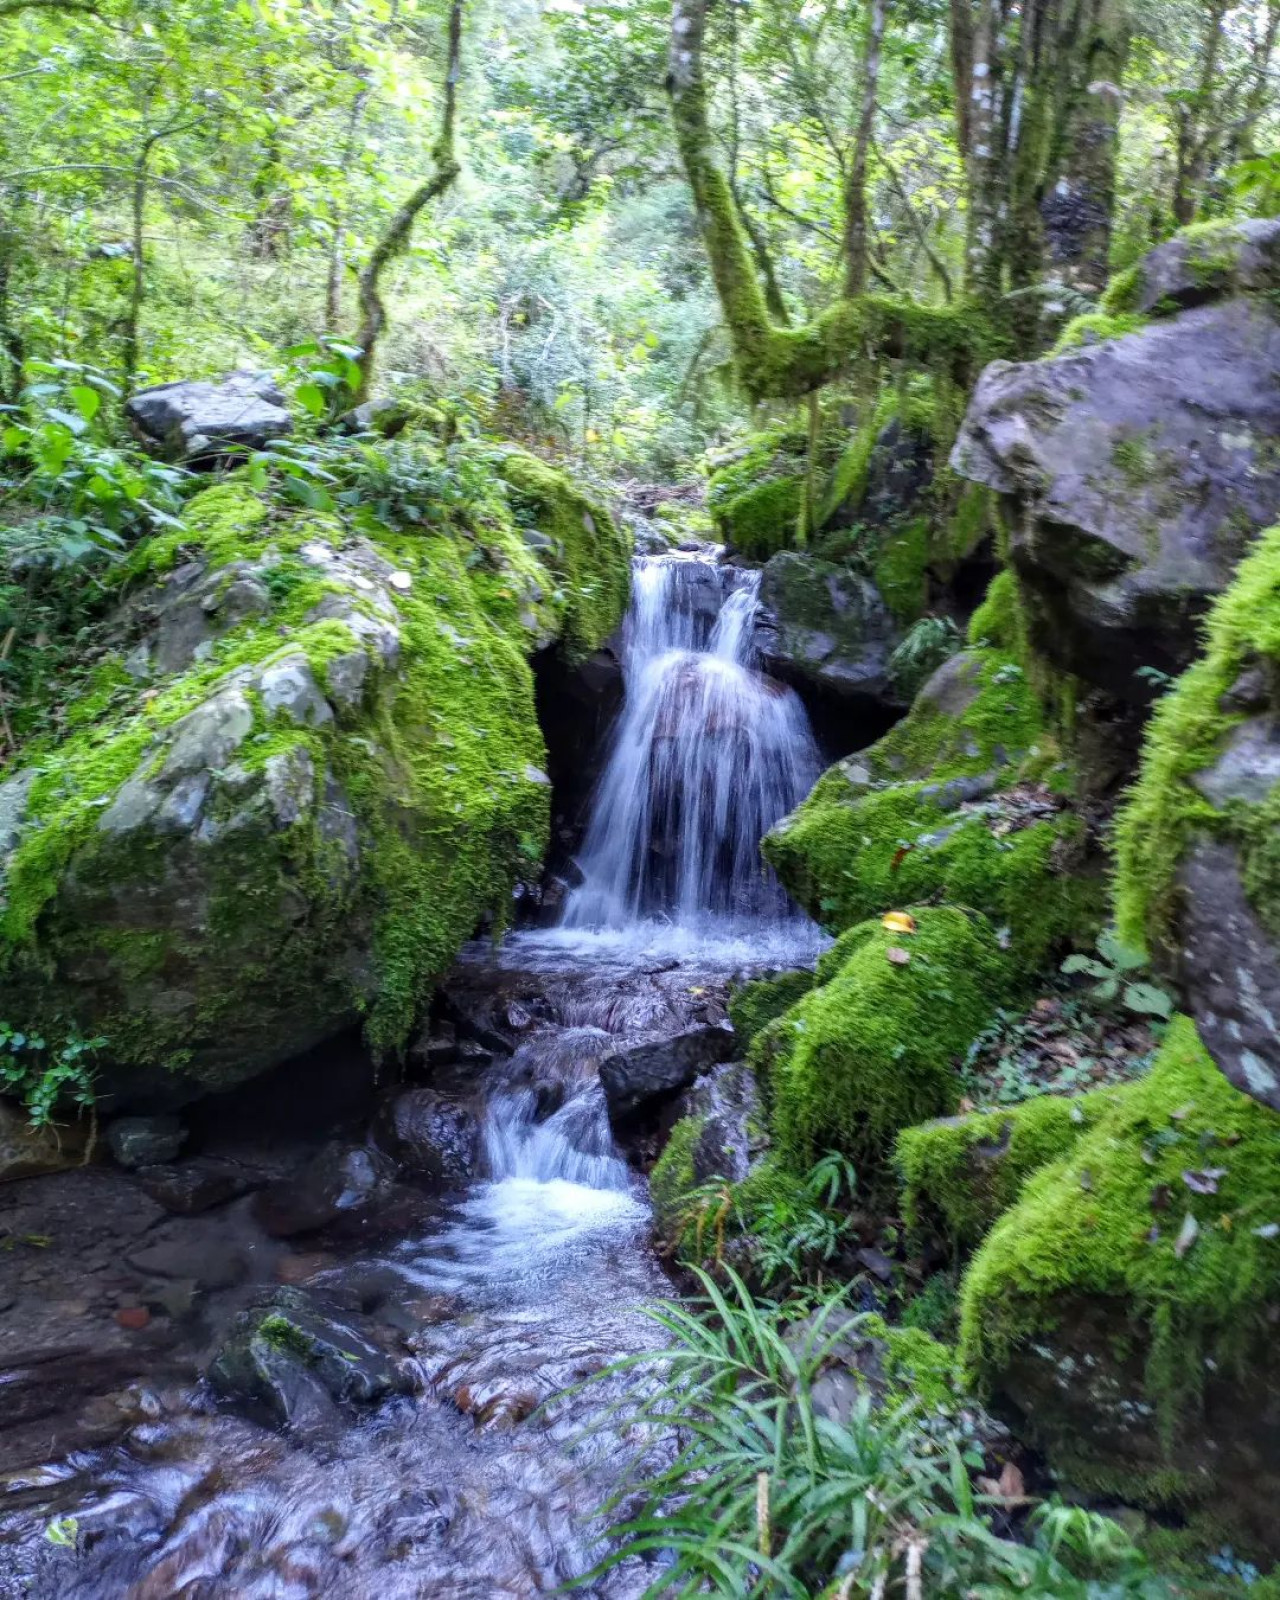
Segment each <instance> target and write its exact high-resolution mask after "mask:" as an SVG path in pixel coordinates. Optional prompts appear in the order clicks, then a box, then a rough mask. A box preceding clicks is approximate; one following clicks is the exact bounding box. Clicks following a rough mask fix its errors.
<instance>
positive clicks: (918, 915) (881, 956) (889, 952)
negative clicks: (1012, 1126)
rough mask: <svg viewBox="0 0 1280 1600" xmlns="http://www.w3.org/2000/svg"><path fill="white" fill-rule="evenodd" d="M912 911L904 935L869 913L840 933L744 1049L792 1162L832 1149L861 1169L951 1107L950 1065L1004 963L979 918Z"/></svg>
mask: <svg viewBox="0 0 1280 1600" xmlns="http://www.w3.org/2000/svg"><path fill="white" fill-rule="evenodd" d="M914 918H915V923H916V931H915V933H914V934H912V935H906V934H903V933H899V932H895V931H893V930H890V929H886V928H885V927H883V926H882V925H881V923H880V922H878V921H875V922H865V923H863V924H861V925H860V926H858V927H857V928H853V929H851V930H850V931H849V932H847V933H846V934H844V935H843V937H842V938H841V940H840V941H839V943H838V945H837V946H836V948H835V950H833V951H832V952H829V953H828V955H827V957H826V958H824V964H823V967H822V969H821V971H820V973H819V977H820V978H821V979H822V980H823V981H822V982H821V983H820V986H819V987H817V988H815V989H813V990H812V991H811V992H810V993H809V994H807V995H805V996H804V997H803V998H802V999H801V1000H799V1001H798V1002H797V1003H796V1005H794V1006H793V1007H792V1008H791V1010H790V1011H788V1012H787V1013H786V1014H785V1016H783V1017H782V1018H781V1019H780V1020H779V1021H777V1022H775V1023H773V1024H772V1025H771V1026H770V1027H768V1028H766V1029H765V1030H764V1031H763V1032H762V1033H761V1034H760V1035H759V1036H758V1037H757V1039H756V1042H755V1045H754V1046H753V1047H752V1052H751V1057H750V1059H751V1061H752V1062H753V1063H758V1064H760V1066H761V1069H762V1070H767V1094H768V1099H769V1102H770V1107H771V1119H770V1120H771V1128H772V1133H773V1137H774V1140H775V1143H776V1146H777V1148H778V1151H779V1154H780V1156H781V1157H782V1159H783V1160H784V1162H786V1163H787V1164H789V1165H790V1166H792V1167H794V1168H796V1169H799V1170H804V1169H805V1168H807V1167H808V1166H809V1165H811V1164H812V1162H813V1160H814V1159H815V1158H816V1157H817V1156H819V1155H820V1154H822V1153H823V1152H824V1151H826V1150H842V1151H845V1152H846V1153H848V1154H849V1155H851V1156H853V1157H854V1159H855V1160H856V1161H858V1162H859V1163H862V1164H863V1165H865V1166H866V1168H867V1170H868V1173H871V1172H872V1171H873V1170H874V1169H876V1168H879V1167H880V1165H881V1164H882V1162H883V1159H884V1157H885V1155H886V1154H887V1152H888V1150H889V1148H890V1146H891V1144H892V1141H893V1140H894V1138H895V1137H896V1135H897V1134H898V1133H899V1132H900V1130H901V1129H903V1128H904V1127H908V1126H910V1125H911V1124H912V1123H916V1122H922V1121H924V1120H926V1119H927V1118H929V1117H934V1116H942V1115H945V1114H947V1113H949V1112H952V1111H954V1110H955V1109H956V1105H957V1103H958V1101H959V1087H958V1079H957V1075H956V1071H955V1068H956V1064H957V1062H958V1060H959V1058H960V1057H961V1056H963V1054H964V1052H965V1051H966V1050H967V1049H968V1047H969V1045H970V1044H971V1043H972V1042H973V1040H974V1039H975V1038H976V1037H977V1035H978V1034H979V1033H980V1032H981V1031H982V1029H983V1028H984V1027H985V1026H986V1024H987V1023H988V1022H989V1021H990V1019H991V1016H992V1014H993V1012H994V1011H995V1009H996V1007H997V1006H998V1005H999V1004H1000V1001H1001V999H1002V998H1003V996H1004V994H1005V991H1006V989H1007V987H1008V984H1009V971H1008V962H1007V960H1006V958H1005V956H1004V954H1003V953H1002V951H1001V950H1000V948H999V945H998V942H997V940H996V937H995V934H994V933H993V932H992V930H991V928H990V927H989V926H988V924H987V923H986V922H985V920H984V919H983V918H981V917H978V916H971V915H968V914H966V913H965V912H963V911H959V910H956V909H954V908H951V907H920V908H917V909H916V911H915V912H914Z"/></svg>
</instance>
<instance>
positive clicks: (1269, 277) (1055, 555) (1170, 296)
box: [952, 223, 1280, 703]
mask: <svg viewBox="0 0 1280 1600" xmlns="http://www.w3.org/2000/svg"><path fill="white" fill-rule="evenodd" d="M1255 233H1256V234H1257V237H1256V238H1255ZM1276 234H1280V230H1277V229H1276V227H1275V224H1274V223H1268V224H1265V225H1262V228H1261V231H1260V232H1259V231H1258V230H1253V231H1252V232H1251V230H1250V228H1249V227H1247V226H1246V227H1244V228H1235V227H1219V228H1217V229H1216V231H1215V232H1214V233H1213V235H1212V237H1211V238H1210V236H1208V235H1200V234H1196V235H1194V236H1193V235H1191V234H1184V235H1181V236H1179V238H1178V239H1177V240H1174V241H1171V242H1170V244H1167V245H1162V246H1161V247H1160V248H1159V249H1158V250H1157V251H1155V252H1153V253H1152V255H1150V256H1148V257H1147V258H1146V260H1145V261H1144V262H1143V263H1141V264H1140V265H1139V267H1138V268H1136V269H1134V271H1133V273H1132V274H1130V276H1129V278H1128V279H1127V280H1126V282H1127V284H1129V285H1130V287H1129V288H1127V289H1126V291H1125V292H1124V293H1123V294H1121V293H1116V294H1114V295H1112V296H1109V297H1108V303H1107V314H1108V315H1111V316H1113V317H1119V316H1123V315H1137V314H1140V313H1143V312H1145V311H1146V310H1148V309H1149V310H1152V311H1155V312H1156V313H1158V314H1157V315H1155V316H1154V317H1152V319H1151V320H1149V321H1147V322H1146V323H1145V324H1144V325H1142V326H1140V327H1133V328H1131V329H1130V330H1129V331H1124V332H1122V333H1121V336H1120V337H1106V338H1104V339H1102V340H1101V341H1100V342H1094V343H1089V344H1081V345H1078V346H1076V347H1074V348H1065V349H1064V350H1063V351H1062V353H1061V354H1058V355H1055V356H1053V357H1051V358H1048V359H1045V360H1042V361H1032V362H1023V363H1021V364H1017V365H1011V364H1009V363H1006V362H997V363H995V364H993V365H992V366H991V367H989V368H988V369H987V370H986V371H985V372H984V373H983V375H982V377H981V379H980V380H979V383H978V385H977V388H976V389H975V391H974V394H973V397H972V400H971V402H970V406H969V410H968V414H967V416H966V418H965V421H964V424H963V426H962V428H961V431H960V434H959V436H958V438H957V441H956V446H955V449H954V451H953V454H952V464H953V466H954V467H955V469H956V470H957V471H958V472H960V473H962V474H963V475H965V476H966V477H968V478H970V479H972V480H974V481H975V482H977V483H980V484H983V485H986V486H987V487H989V488H990V489H993V490H995V491H996V492H997V493H998V494H999V495H1001V496H1002V497H1003V499H1004V502H1005V505H1006V507H1007V511H1008V521H1009V526H1010V557H1011V560H1012V563H1013V565H1014V567H1015V568H1016V570H1017V571H1018V573H1019V575H1020V576H1021V578H1022V579H1023V582H1024V588H1025V595H1026V601H1027V606H1028V619H1029V626H1030V636H1031V642H1032V644H1033V645H1034V646H1035V647H1036V649H1037V650H1039V651H1041V652H1042V653H1043V654H1044V655H1046V656H1047V657H1048V658H1049V659H1050V660H1051V661H1052V662H1053V663H1054V664H1055V665H1056V666H1057V667H1059V668H1061V669H1063V670H1065V671H1067V672H1070V673H1073V674H1075V675H1076V676H1078V677H1081V678H1083V679H1085V680H1087V681H1089V682H1091V683H1093V684H1096V685H1098V686H1100V687H1102V688H1103V689H1105V690H1107V691H1108V692H1110V693H1111V694H1114V695H1117V696H1119V697H1121V698H1122V699H1125V700H1129V701H1132V702H1135V703H1144V702H1146V701H1148V700H1149V699H1150V698H1151V697H1152V693H1153V689H1152V678H1151V675H1150V673H1148V672H1144V670H1143V669H1147V668H1154V669H1157V670H1158V671H1160V672H1165V673H1176V672H1179V671H1181V670H1182V669H1183V668H1184V667H1186V666H1187V665H1188V664H1189V662H1190V660H1191V659H1192V657H1193V655H1194V651H1195V640H1196V623H1197V621H1198V619H1199V618H1200V617H1201V616H1202V615H1203V614H1204V612H1205V610H1206V609H1207V607H1208V605H1209V604H1210V602H1211V601H1212V600H1213V598H1214V597H1215V596H1216V595H1218V594H1219V593H1221V592H1222V591H1223V590H1224V589H1225V588H1226V586H1227V584H1228V583H1229V582H1230V579H1231V575H1232V573H1233V572H1234V570H1235V568H1236V566H1237V565H1238V563H1239V562H1240V560H1241V558H1242V557H1243V556H1244V555H1245V554H1246V553H1247V551H1248V550H1249V548H1250V547H1251V545H1252V543H1253V542H1254V540H1255V539H1256V537H1257V535H1258V534H1259V532H1260V531H1261V530H1262V529H1264V528H1266V527H1268V526H1269V525H1270V524H1271V523H1273V522H1275V521H1276V520H1277V516H1280V314H1278V313H1277V308H1276V302H1275V298H1274V294H1273V293H1272V290H1273V288H1274V284H1275V281H1276V280H1275V267H1274V258H1275V254H1276V250H1275V238H1274V235H1276ZM1264 235H1265V248H1264V247H1263V243H1262V240H1263V237H1264ZM1219 257H1220V258H1221V260H1220V261H1219ZM1255 258H1256V259H1255ZM1251 262H1253V263H1254V266H1250V265H1249V263H1251ZM1174 264H1177V266H1176V271H1175V265H1174ZM1255 266H1256V268H1257V270H1255V269H1254V268H1255ZM1148 279H1149V280H1150V282H1151V283H1152V284H1153V285H1157V284H1158V285H1162V286H1163V287H1162V288H1161V289H1160V292H1159V295H1158V298H1157V300H1156V301H1154V302H1150V298H1149V295H1148V294H1147V293H1146V292H1145V291H1143V290H1142V289H1141V287H1140V286H1141V285H1142V284H1144V283H1146V282H1147V281H1148ZM1192 280H1195V282H1194V292H1193V285H1192ZM1133 285H1138V286H1139V287H1138V288H1133V287H1132V286H1133ZM1152 292H1155V291H1154V289H1153V291H1152ZM1205 300H1207V301H1208V302H1209V303H1205V304H1201V303H1198V302H1200V301H1205ZM1166 312H1172V313H1174V314H1172V315H1166V314H1164V313H1166ZM1107 331H1108V332H1121V330H1120V329H1119V327H1112V328H1110V329H1108V330H1107Z"/></svg>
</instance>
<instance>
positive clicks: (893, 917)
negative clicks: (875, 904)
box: [880, 911, 916, 933]
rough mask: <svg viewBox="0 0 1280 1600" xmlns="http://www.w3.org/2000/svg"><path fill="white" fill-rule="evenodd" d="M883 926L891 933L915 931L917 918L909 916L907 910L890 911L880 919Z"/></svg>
mask: <svg viewBox="0 0 1280 1600" xmlns="http://www.w3.org/2000/svg"><path fill="white" fill-rule="evenodd" d="M880 925H881V927H884V928H888V930H889V932H890V933H914V932H915V931H916V919H915V918H914V917H912V916H908V914H907V913H906V912H905V911H890V912H889V913H888V914H887V915H886V916H884V917H882V918H881V919H880Z"/></svg>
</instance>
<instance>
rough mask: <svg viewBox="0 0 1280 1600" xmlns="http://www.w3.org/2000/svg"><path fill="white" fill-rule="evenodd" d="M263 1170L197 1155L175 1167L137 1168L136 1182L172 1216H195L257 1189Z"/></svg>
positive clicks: (263, 1174) (265, 1180) (261, 1182)
mask: <svg viewBox="0 0 1280 1600" xmlns="http://www.w3.org/2000/svg"><path fill="white" fill-rule="evenodd" d="M267 1181H268V1180H267V1176H266V1174H265V1173H261V1172H256V1171H254V1170H253V1169H252V1168H250V1167H244V1166H241V1165H240V1163H239V1162H237V1161H223V1160H220V1159H219V1158H218V1157H217V1156H197V1157H195V1158H194V1159H193V1160H191V1161H183V1162H180V1163H179V1164H178V1165H176V1166H170V1165H156V1166H145V1167H139V1169H138V1183H139V1185H140V1187H141V1188H142V1190H143V1192H144V1193H146V1194H148V1195H150V1197H151V1198H152V1199H153V1200H154V1201H155V1202H156V1204H157V1205H161V1206H163V1207H164V1209H165V1210H166V1211H168V1212H169V1213H170V1214H171V1215H172V1216H176V1217H196V1216H199V1215H200V1214H201V1212H204V1211H212V1210H213V1208H214V1207H215V1206H222V1205H226V1204H227V1203H228V1202H229V1201H231V1200H238V1199H239V1198H240V1196H241V1195H243V1194H249V1193H250V1192H251V1191H252V1190H254V1189H259V1188H261V1187H262V1186H263V1185H264V1184H265V1183H266V1182H267Z"/></svg>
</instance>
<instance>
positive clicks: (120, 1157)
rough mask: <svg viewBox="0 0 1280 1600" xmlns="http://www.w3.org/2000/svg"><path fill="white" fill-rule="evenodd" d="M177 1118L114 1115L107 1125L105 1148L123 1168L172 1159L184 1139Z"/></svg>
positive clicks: (183, 1130)
mask: <svg viewBox="0 0 1280 1600" xmlns="http://www.w3.org/2000/svg"><path fill="white" fill-rule="evenodd" d="M186 1137H187V1134H186V1129H185V1128H184V1127H183V1126H182V1124H181V1123H180V1122H179V1121H178V1119H177V1117H170V1116H159V1117H117V1118H116V1120H115V1121H114V1122H112V1123H110V1124H109V1125H108V1127H107V1148H108V1149H109V1150H110V1151H111V1154H112V1155H113V1156H114V1157H115V1158H116V1160H117V1161H118V1162H119V1163H120V1165H121V1166H122V1167H154V1166H157V1165H159V1164H160V1163H162V1162H165V1161H172V1160H173V1159H174V1157H175V1156H176V1155H177V1154H178V1152H179V1151H180V1150H181V1149H182V1146H183V1144H184V1143H185V1141H186Z"/></svg>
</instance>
